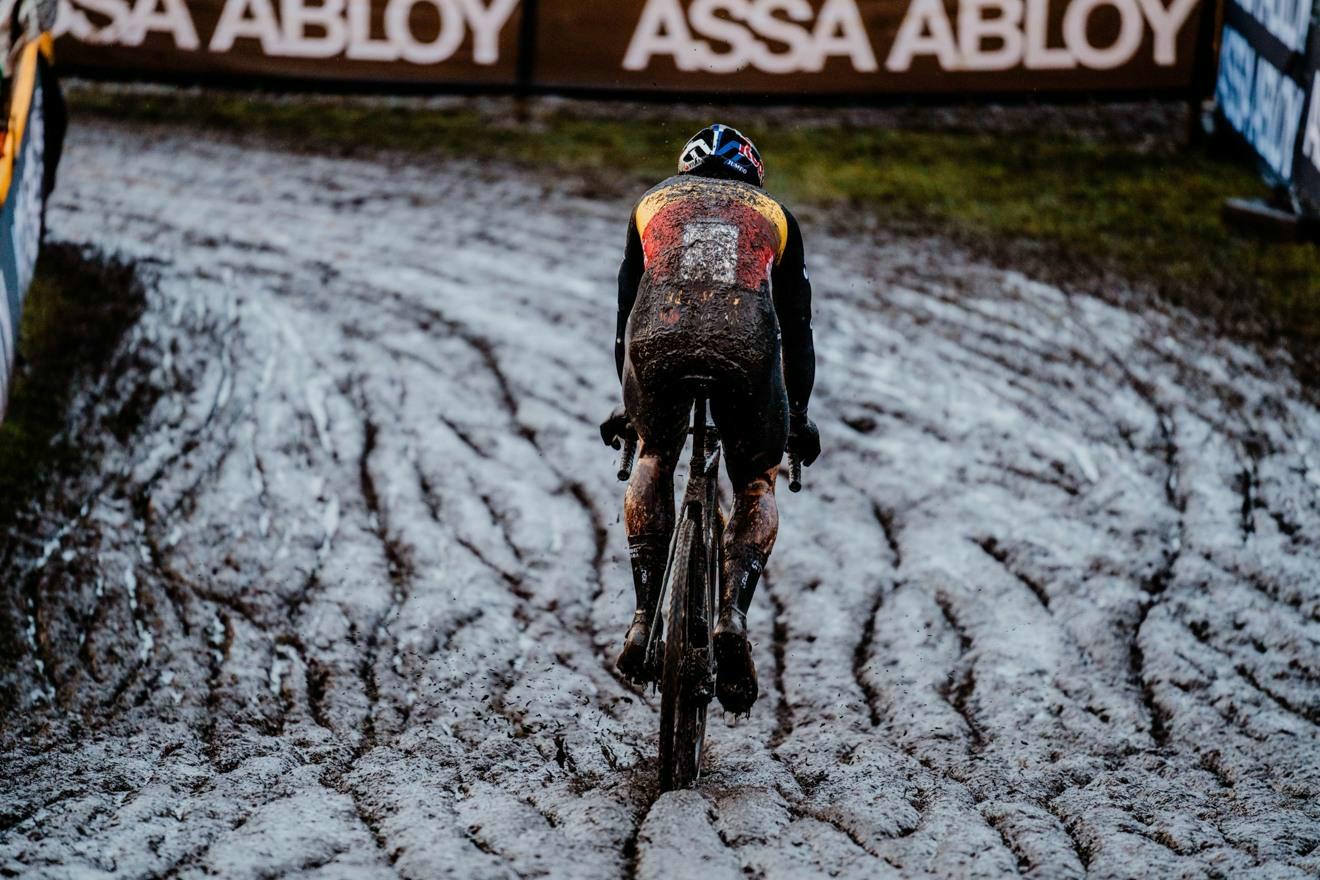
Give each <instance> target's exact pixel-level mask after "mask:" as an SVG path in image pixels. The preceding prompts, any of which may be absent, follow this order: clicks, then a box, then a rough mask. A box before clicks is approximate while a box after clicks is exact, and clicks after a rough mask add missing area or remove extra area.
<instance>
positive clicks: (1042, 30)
mask: <svg viewBox="0 0 1320 880" xmlns="http://www.w3.org/2000/svg"><path fill="white" fill-rule="evenodd" d="M1049 16H1050V6H1049V0H1027V34H1026V37H1027V40H1026V42H1027V47H1026V54H1025V56H1024V58H1023V61H1024V63H1025V64H1026V67H1027V69H1028V70H1068V69H1069V68H1072V67H1076V66H1077V59H1076V58H1074V57H1073V56H1072V53H1071V52H1069V51H1068V50H1067V49H1051V48H1049V47H1048V46H1046V45H1045V43H1046V41H1047V38H1048V33H1049V30H1048V29H1049V21H1050V18H1049Z"/></svg>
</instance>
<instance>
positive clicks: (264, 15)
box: [207, 0, 284, 55]
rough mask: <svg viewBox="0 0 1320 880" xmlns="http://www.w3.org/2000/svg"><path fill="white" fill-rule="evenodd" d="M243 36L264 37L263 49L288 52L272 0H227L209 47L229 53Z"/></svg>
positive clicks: (262, 39)
mask: <svg viewBox="0 0 1320 880" xmlns="http://www.w3.org/2000/svg"><path fill="white" fill-rule="evenodd" d="M249 10H250V11H251V14H250V15H248V14H247V13H248V12H249ZM239 37H251V38H254V39H257V40H260V41H261V51H262V52H265V53H266V54H267V55H283V54H284V35H283V34H282V33H281V32H280V24H279V22H278V21H276V20H275V10H274V9H272V8H271V6H270V0H227V2H226V3H225V8H224V9H223V10H222V11H221V12H220V22H219V23H218V24H217V25H216V26H215V33H214V34H212V35H211V44H210V46H208V47H207V48H209V49H210V50H211V51H212V52H228V51H229V50H230V49H232V48H234V41H235V40H237V39H238V38H239Z"/></svg>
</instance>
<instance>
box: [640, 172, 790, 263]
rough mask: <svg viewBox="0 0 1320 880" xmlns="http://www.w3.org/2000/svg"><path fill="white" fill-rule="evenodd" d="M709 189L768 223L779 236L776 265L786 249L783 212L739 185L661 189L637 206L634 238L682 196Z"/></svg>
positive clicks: (696, 182)
mask: <svg viewBox="0 0 1320 880" xmlns="http://www.w3.org/2000/svg"><path fill="white" fill-rule="evenodd" d="M709 187H719V188H720V189H721V190H722V192H721V193H720V194H721V195H722V196H725V197H727V198H732V199H734V200H735V201H739V202H741V203H743V204H744V205H747V206H748V207H750V208H752V209H754V210H755V211H756V212H757V213H759V214H760V215H761V216H762V217H764V218H765V219H767V220H769V221H770V223H771V225H772V226H774V227H775V231H776V232H778V233H779V247H778V248H777V249H776V251H775V261H776V262H778V261H779V258H780V257H782V256H783V255H784V248H785V247H787V246H788V218H787V217H785V216H784V209H783V208H781V207H780V206H779V203H778V202H776V201H775V200H774V199H772V198H770V197H769V196H768V195H766V194H765V193H763V192H761V191H760V190H758V189H753V188H752V187H750V186H747V185H745V184H741V183H733V182H729V181H721V180H710V179H709V178H692V179H688V180H683V181H679V182H677V183H671V184H670V185H669V186H665V187H661V188H660V189H658V190H656V191H655V192H653V193H650V194H648V195H647V196H646V197H645V198H643V199H642V200H641V202H639V203H638V205H637V211H636V213H635V214H634V215H633V220H634V222H635V223H636V224H637V234H638V235H645V234H646V227H647V226H648V225H649V224H650V222H651V221H652V220H653V219H655V215H656V214H658V213H660V211H661V210H662V209H664V208H665V207H667V206H669V205H672V204H674V203H675V202H678V201H681V200H682V199H683V198H684V197H685V196H689V195H695V194H696V192H697V191H698V189H700V190H704V191H709V190H708V188H709Z"/></svg>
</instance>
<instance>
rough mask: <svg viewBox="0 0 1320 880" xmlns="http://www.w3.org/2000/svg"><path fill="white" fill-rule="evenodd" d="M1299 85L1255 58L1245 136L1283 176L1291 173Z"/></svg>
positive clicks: (1299, 114)
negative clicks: (1253, 87)
mask: <svg viewBox="0 0 1320 880" xmlns="http://www.w3.org/2000/svg"><path fill="white" fill-rule="evenodd" d="M1303 98H1304V95H1303V94H1302V89H1301V87H1300V86H1298V85H1297V83H1295V82H1293V81H1292V79H1291V78H1290V77H1287V76H1284V74H1283V73H1282V71H1280V70H1279V69H1278V68H1277V67H1275V66H1274V65H1273V64H1270V63H1269V61H1267V60H1265V59H1264V58H1261V57H1258V58H1257V59H1256V88H1255V93H1254V95H1253V96H1252V107H1251V119H1250V121H1249V122H1248V124H1247V130H1246V136H1247V140H1249V141H1251V143H1252V145H1253V146H1254V147H1255V148H1256V152H1257V153H1260V156H1261V158H1262V159H1264V160H1265V162H1266V164H1268V165H1269V166H1270V168H1272V169H1274V171H1275V173H1277V174H1278V175H1279V176H1280V177H1282V178H1284V179H1285V180H1286V179H1288V178H1289V177H1290V176H1291V175H1292V163H1293V150H1294V149H1295V148H1296V145H1297V126H1298V123H1300V122H1301V118H1302V100H1303Z"/></svg>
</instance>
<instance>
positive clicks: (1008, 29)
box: [958, 0, 1023, 70]
mask: <svg viewBox="0 0 1320 880" xmlns="http://www.w3.org/2000/svg"><path fill="white" fill-rule="evenodd" d="M989 9H993V10H996V11H997V12H998V15H996V16H994V17H993V18H986V16H985V13H986V10H989ZM1022 13H1023V5H1022V0H961V2H960V3H959V4H958V46H959V48H960V49H961V50H962V53H961V54H962V64H961V68H962V69H963V70H1008V69H1009V68H1010V67H1017V66H1018V65H1019V64H1021V63H1022ZM986 40H994V41H996V42H997V43H998V44H999V45H997V46H995V47H994V48H992V49H987V48H985V42H986Z"/></svg>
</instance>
